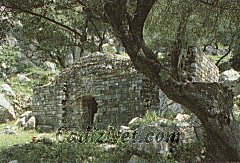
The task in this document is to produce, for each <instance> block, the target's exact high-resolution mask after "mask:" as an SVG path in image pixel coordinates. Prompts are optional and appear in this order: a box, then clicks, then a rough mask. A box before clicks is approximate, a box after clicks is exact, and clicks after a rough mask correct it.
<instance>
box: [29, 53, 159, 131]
mask: <svg viewBox="0 0 240 163" xmlns="http://www.w3.org/2000/svg"><path fill="white" fill-rule="evenodd" d="M95 105H97V106H95ZM158 106H159V100H158V88H157V87H156V86H154V85H153V84H151V83H150V82H149V80H148V79H147V78H146V77H145V76H144V75H142V74H139V73H137V72H136V70H135V69H134V68H133V67H132V65H131V63H130V60H129V59H128V58H124V57H121V56H117V55H104V54H101V53H96V54H92V55H90V56H85V57H83V58H82V59H81V60H80V61H79V62H78V63H76V64H75V65H74V66H73V67H72V68H69V69H65V70H64V71H63V72H62V73H61V74H60V75H59V76H57V77H56V79H55V81H54V82H53V83H50V84H49V85H45V86H42V87H37V88H35V89H34V95H33V112H34V114H35V116H36V119H37V125H38V127H39V128H41V129H43V130H48V129H54V130H56V129H57V128H58V127H59V126H63V125H67V126H69V127H72V128H79V129H84V128H86V127H87V126H88V125H95V126H96V127H97V128H105V127H107V126H108V125H114V126H117V125H124V124H125V125H126V124H127V123H128V122H129V120H131V119H132V118H134V117H136V116H142V115H143V114H144V113H145V112H146V110H149V109H152V110H157V109H158ZM91 109H92V110H94V109H96V111H95V112H96V113H95V112H94V113H91ZM91 120H92V122H91Z"/></svg>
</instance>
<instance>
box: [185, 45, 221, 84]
mask: <svg viewBox="0 0 240 163" xmlns="http://www.w3.org/2000/svg"><path fill="white" fill-rule="evenodd" d="M184 66H185V67H184V71H185V72H187V73H188V77H187V78H188V80H189V81H191V82H218V77H219V69H218V67H217V66H216V65H215V64H214V63H213V62H212V61H211V60H210V59H209V58H208V57H207V56H206V55H205V54H204V53H203V52H202V51H201V50H200V49H198V48H196V47H190V48H189V49H188V52H187V55H186V58H185V65H184Z"/></svg>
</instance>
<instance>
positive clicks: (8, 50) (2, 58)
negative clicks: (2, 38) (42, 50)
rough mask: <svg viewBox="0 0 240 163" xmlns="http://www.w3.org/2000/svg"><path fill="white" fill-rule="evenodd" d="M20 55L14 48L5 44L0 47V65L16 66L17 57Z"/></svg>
mask: <svg viewBox="0 0 240 163" xmlns="http://www.w3.org/2000/svg"><path fill="white" fill-rule="evenodd" d="M18 54H19V52H18V51H16V50H15V49H14V48H13V47H12V46H10V45H8V44H3V45H2V46H0V64H1V63H5V64H6V65H8V66H9V65H14V64H15V63H16V59H17V55H18Z"/></svg>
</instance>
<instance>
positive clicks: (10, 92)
mask: <svg viewBox="0 0 240 163" xmlns="http://www.w3.org/2000/svg"><path fill="white" fill-rule="evenodd" d="M0 92H1V93H4V94H6V95H11V96H15V92H14V91H13V90H12V88H11V87H10V85H8V84H1V85H0Z"/></svg>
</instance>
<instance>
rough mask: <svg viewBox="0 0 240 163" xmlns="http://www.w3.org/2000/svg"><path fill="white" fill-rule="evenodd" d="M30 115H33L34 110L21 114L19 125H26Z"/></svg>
mask: <svg viewBox="0 0 240 163" xmlns="http://www.w3.org/2000/svg"><path fill="white" fill-rule="evenodd" d="M30 117H32V111H26V112H24V113H23V114H21V115H20V117H19V120H18V123H17V125H18V126H21V127H23V126H25V125H26V123H27V121H28V120H29V119H30Z"/></svg>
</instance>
